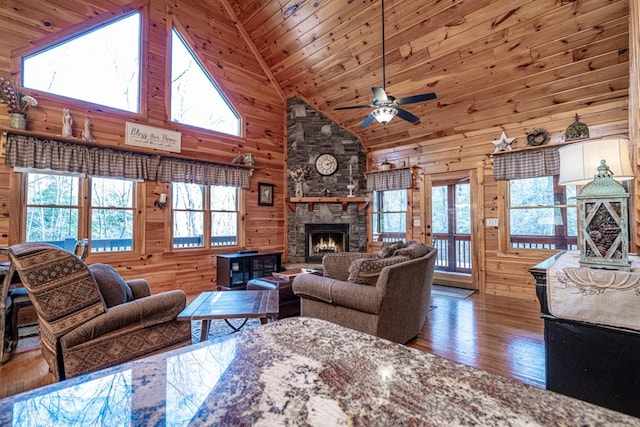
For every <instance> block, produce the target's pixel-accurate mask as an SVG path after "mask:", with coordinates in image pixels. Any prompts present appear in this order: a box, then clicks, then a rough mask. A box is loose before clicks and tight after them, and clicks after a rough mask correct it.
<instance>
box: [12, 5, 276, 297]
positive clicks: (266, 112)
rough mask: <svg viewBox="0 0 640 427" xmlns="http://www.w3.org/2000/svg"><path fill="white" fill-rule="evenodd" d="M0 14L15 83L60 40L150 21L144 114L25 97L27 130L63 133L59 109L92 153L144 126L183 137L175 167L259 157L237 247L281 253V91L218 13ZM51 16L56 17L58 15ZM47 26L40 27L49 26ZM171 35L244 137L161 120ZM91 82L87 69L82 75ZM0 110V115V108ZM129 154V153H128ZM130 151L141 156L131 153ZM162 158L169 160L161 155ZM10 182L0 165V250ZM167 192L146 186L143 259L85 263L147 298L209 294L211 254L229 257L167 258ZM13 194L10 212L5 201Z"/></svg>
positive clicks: (82, 9) (153, 8) (159, 9)
mask: <svg viewBox="0 0 640 427" xmlns="http://www.w3.org/2000/svg"><path fill="white" fill-rule="evenodd" d="M11 3H12V4H11V7H9V5H7V7H5V6H3V10H2V14H0V40H1V41H0V75H3V76H8V75H9V74H10V73H11V75H13V76H15V77H19V76H18V75H17V74H16V73H18V72H19V55H20V54H22V53H25V52H28V51H30V50H31V49H34V48H35V49H37V48H41V47H44V46H46V45H47V44H48V43H51V42H53V41H55V40H57V38H58V37H59V35H69V34H73V33H74V32H75V31H77V30H81V29H85V28H89V27H92V26H94V25H96V24H97V23H100V22H103V21H104V20H105V19H110V18H111V17H114V16H119V15H120V14H122V13H123V12H126V11H130V10H132V9H134V8H135V7H137V6H138V5H139V6H140V7H142V11H143V14H144V15H145V16H146V17H148V18H149V22H150V25H147V26H146V27H145V43H144V48H143V50H144V57H145V58H144V62H145V63H146V67H145V73H144V76H143V79H142V80H143V82H144V87H143V90H142V92H143V102H142V104H143V106H144V109H143V111H142V113H141V114H140V115H135V114H127V113H123V112H118V111H114V110H110V109H108V108H98V107H94V106H90V107H87V104H83V103H79V102H75V101H72V100H64V99H61V98H56V97H52V96H47V95H45V94H42V93H33V94H34V95H35V96H36V98H37V99H38V101H39V102H40V105H39V106H38V107H37V108H34V109H32V111H31V113H30V115H29V123H28V130H30V131H34V132H37V133H38V134H41V135H43V136H52V137H53V136H55V135H59V134H60V132H61V127H62V125H61V111H62V108H69V109H70V111H71V114H72V116H73V118H74V135H80V133H81V132H82V127H83V125H84V118H85V117H89V118H90V119H91V121H92V123H93V126H92V132H93V135H94V136H95V138H96V139H97V140H98V142H99V143H100V144H104V145H105V146H109V147H119V148H125V147H124V127H125V122H127V121H134V122H138V123H142V124H145V125H149V126H155V127H160V128H164V129H171V130H176V131H179V132H181V133H182V152H181V153H180V154H179V155H180V156H181V157H185V158H192V159H199V160H208V161H214V162H225V163H230V162H231V161H232V159H233V158H234V157H236V156H237V154H238V153H243V154H244V153H252V154H254V155H255V156H256V157H257V159H258V160H257V164H256V167H257V169H256V170H255V172H254V174H253V176H252V177H251V188H250V189H248V190H244V191H243V203H244V217H243V222H244V229H245V233H244V244H242V245H241V246H240V247H242V248H245V247H250V248H256V249H260V250H265V251H284V245H285V241H286V240H285V236H284V233H283V230H284V221H285V216H284V197H285V196H284V192H285V182H286V181H285V175H284V165H285V159H284V156H285V154H284V147H285V132H286V120H285V115H286V103H285V100H284V99H283V98H282V96H281V93H280V90H279V88H277V87H275V86H274V85H273V84H272V83H271V82H270V81H269V78H268V76H267V75H266V74H265V72H264V70H263V68H262V66H261V64H260V62H259V60H258V59H257V58H256V57H255V55H254V53H253V50H252V48H251V46H250V45H247V43H246V42H245V40H244V39H243V37H242V35H241V34H240V32H239V31H238V29H237V27H236V26H235V23H234V22H233V20H232V19H230V17H229V15H228V14H227V13H226V11H225V8H224V7H223V5H222V3H218V2H208V3H207V4H206V5H205V4H204V3H203V2H201V1H197V0H181V1H180V2H173V1H169V0H148V1H140V2H138V3H137V4H134V5H130V2H129V1H124V0H116V1H111V2H109V3H106V2H96V3H102V4H103V5H106V6H104V7H99V6H96V5H95V4H94V3H89V2H76V3H75V4H76V10H73V13H71V12H69V11H68V10H66V11H65V12H62V10H63V8H58V9H56V8H53V7H51V6H47V5H46V3H47V2H46V1H30V2H26V3H28V7H27V6H26V5H25V4H24V2H11ZM56 11H59V12H58V13H57V12H56ZM47 23H48V24H47ZM172 25H175V26H176V28H178V29H179V30H180V31H182V34H183V35H184V36H185V37H186V40H187V42H188V44H189V46H190V47H191V48H192V49H193V50H194V51H195V52H196V54H197V55H198V57H199V59H200V60H201V61H202V63H203V64H204V65H205V67H206V68H207V69H208V71H209V72H210V73H211V74H212V76H213V77H214V79H215V80H216V82H217V83H218V84H219V86H220V87H221V88H222V89H223V91H224V93H225V94H226V95H227V96H228V98H229V100H230V101H231V103H232V104H233V105H234V107H235V108H236V110H237V111H238V112H239V114H240V116H241V117H242V123H243V136H242V137H240V138H235V137H229V136H225V135H221V134H215V133H212V132H204V131H201V130H198V129H196V128H193V127H189V126H183V125H177V124H174V123H171V122H170V121H169V120H168V119H167V117H168V116H169V113H168V112H167V108H168V105H169V97H168V94H169V85H168V82H167V77H168V75H169V74H168V73H169V62H168V61H167V59H168V58H169V53H168V50H167V42H168V41H169V40H170V34H171V33H170V32H171V27H172ZM88 72H90V66H89V67H88ZM0 107H1V106H0ZM7 122H8V118H7V114H6V110H5V109H4V108H0V124H4V125H3V126H4V127H6V126H7V125H6V124H7ZM126 148H131V147H126ZM137 150H138V151H144V150H142V149H137ZM161 154H168V153H161ZM16 175H17V174H12V171H11V170H10V169H9V168H8V167H6V166H4V165H0V245H8V244H13V243H17V242H18V241H19V238H20V236H19V222H18V220H19V216H20V207H19V206H16V202H15V201H16V200H19V197H17V194H16V193H17V192H18V191H19V188H18V186H17V182H18V181H17V179H16ZM258 182H265V183H270V184H274V185H275V194H274V196H275V198H274V201H275V204H274V206H273V207H266V206H258V201H257V187H258ZM169 188H170V187H169V185H168V184H166V183H159V182H148V183H146V185H145V194H144V203H143V205H142V206H141V211H142V214H143V215H144V218H145V219H146V223H145V227H144V233H143V234H144V245H145V252H144V253H143V254H140V255H138V256H133V257H132V256H131V255H126V254H121V255H117V256H113V255H111V256H101V255H97V254H94V255H90V256H89V257H88V259H87V261H88V262H89V263H95V262H109V263H111V264H112V265H114V266H115V267H116V268H117V269H118V270H119V271H120V272H121V273H122V274H123V275H124V276H125V277H126V278H134V277H144V278H146V279H148V280H149V281H150V283H151V286H152V291H153V292H154V293H157V292H160V291H164V290H168V289H176V288H179V289H183V290H185V291H186V292H187V293H189V294H194V293H198V292H200V291H202V290H212V289H213V288H214V285H215V254H216V253H218V252H232V251H234V250H238V249H239V248H238V247H236V248H233V250H229V249H226V250H184V251H179V252H178V251H175V252H172V251H171V250H170V249H169V248H170V236H171V235H170V228H171V215H170V210H169V209H166V210H161V209H158V208H156V207H155V206H154V204H153V203H154V201H155V200H157V197H158V194H159V193H170V191H169ZM12 193H13V200H14V202H13V206H12V202H11V197H12Z"/></svg>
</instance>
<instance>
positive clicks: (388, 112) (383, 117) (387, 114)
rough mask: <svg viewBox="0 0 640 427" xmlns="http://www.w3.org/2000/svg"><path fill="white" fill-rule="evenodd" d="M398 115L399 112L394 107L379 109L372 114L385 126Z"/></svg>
mask: <svg viewBox="0 0 640 427" xmlns="http://www.w3.org/2000/svg"><path fill="white" fill-rule="evenodd" d="M396 114H398V110H397V109H395V108H393V107H378V108H376V109H375V110H373V111H372V112H371V115H372V116H373V117H374V118H375V119H376V120H377V121H378V122H379V123H382V124H383V125H386V124H387V123H389V122H390V121H391V119H393V117H394V116H395V115H396Z"/></svg>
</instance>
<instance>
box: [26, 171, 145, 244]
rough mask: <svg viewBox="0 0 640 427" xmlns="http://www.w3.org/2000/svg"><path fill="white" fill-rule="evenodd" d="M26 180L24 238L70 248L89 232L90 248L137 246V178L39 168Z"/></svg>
mask: <svg viewBox="0 0 640 427" xmlns="http://www.w3.org/2000/svg"><path fill="white" fill-rule="evenodd" d="M23 182H24V195H25V203H24V204H23V206H24V216H23V217H24V230H23V231H24V240H25V241H27V242H48V243H52V244H54V245H57V246H60V247H62V248H65V249H68V250H72V249H73V247H74V245H75V242H76V240H78V239H80V238H84V237H88V238H89V247H90V248H91V252H117V251H132V250H133V248H134V229H135V225H136V218H135V212H136V210H135V200H136V197H135V189H136V184H135V182H133V181H129V180H123V179H113V178H98V177H90V178H84V177H81V176H73V175H55V174H49V173H48V174H42V173H35V172H26V173H24V178H23Z"/></svg>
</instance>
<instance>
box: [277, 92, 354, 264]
mask: <svg viewBox="0 0 640 427" xmlns="http://www.w3.org/2000/svg"><path fill="white" fill-rule="evenodd" d="M287 108H288V116H287V169H295V168H298V167H301V166H303V165H305V164H306V165H308V168H309V170H311V177H310V178H309V179H307V180H306V185H305V196H309V197H324V196H328V197H344V196H347V195H348V194H349V190H348V189H347V185H348V184H349V165H351V170H352V176H353V178H354V179H355V180H357V182H356V186H357V187H356V190H354V195H356V196H363V195H364V189H365V182H364V172H365V170H366V163H365V162H366V153H365V151H364V149H363V148H362V144H360V141H359V140H358V139H357V138H356V137H355V136H353V135H352V134H351V133H349V132H347V131H345V130H344V129H342V128H341V127H340V126H338V125H336V124H335V123H334V122H332V121H331V120H329V119H328V118H327V117H325V116H324V115H322V114H320V113H319V112H318V111H316V110H315V109H313V108H312V107H311V106H309V105H308V104H306V103H305V102H304V101H302V100H300V99H298V98H291V99H289V100H288V102H287ZM323 153H331V154H333V155H334V156H336V158H337V159H338V170H337V171H336V173H335V174H333V175H331V176H326V177H325V176H321V175H320V174H318V173H317V172H316V170H315V160H316V158H317V157H318V156H319V155H320V154H323ZM293 196H294V189H293V181H292V180H291V179H288V181H287V197H293ZM295 207H296V209H295V212H291V210H289V209H287V225H288V230H287V231H288V232H287V243H288V244H287V247H288V253H287V260H288V262H290V263H302V262H304V249H305V247H304V225H305V224H309V223H313V224H329V223H331V224H332V223H347V224H349V251H351V252H354V251H365V248H366V228H365V227H366V211H365V210H362V211H358V204H357V203H349V204H348V207H347V210H345V211H343V210H342V204H341V203H314V205H313V211H309V210H308V207H307V204H306V203H297V204H296V205H295Z"/></svg>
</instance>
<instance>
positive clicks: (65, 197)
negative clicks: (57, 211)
mask: <svg viewBox="0 0 640 427" xmlns="http://www.w3.org/2000/svg"><path fill="white" fill-rule="evenodd" d="M27 175H28V178H27V204H28V205H56V206H77V205H78V183H79V179H78V178H77V177H73V176H62V175H43V174H39V173H29V174H27Z"/></svg>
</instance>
